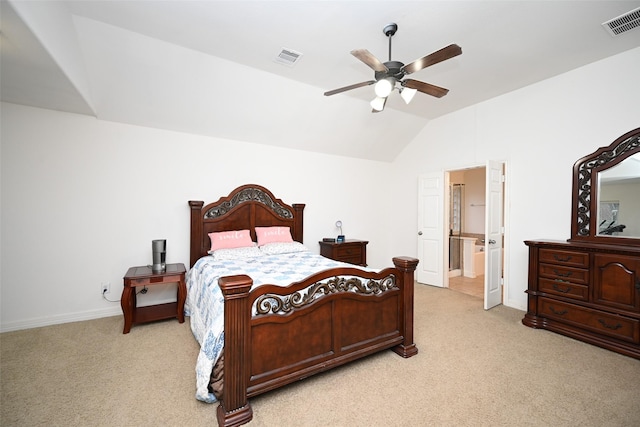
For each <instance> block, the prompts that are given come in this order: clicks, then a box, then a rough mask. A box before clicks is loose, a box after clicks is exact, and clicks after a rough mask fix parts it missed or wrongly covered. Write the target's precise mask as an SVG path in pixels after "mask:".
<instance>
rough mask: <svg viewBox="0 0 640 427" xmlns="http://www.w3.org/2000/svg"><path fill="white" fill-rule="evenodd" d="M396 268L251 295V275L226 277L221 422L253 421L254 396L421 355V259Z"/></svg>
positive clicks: (326, 276)
mask: <svg viewBox="0 0 640 427" xmlns="http://www.w3.org/2000/svg"><path fill="white" fill-rule="evenodd" d="M393 263H394V265H395V268H388V269H385V270H382V271H381V272H379V273H365V274H363V272H362V271H361V270H357V269H352V268H341V269H335V270H327V271H325V272H323V273H320V274H316V275H314V276H311V277H309V278H308V279H306V280H304V281H303V282H299V283H294V284H292V285H290V286H288V287H284V288H283V287H279V286H269V285H266V286H261V287H259V288H257V289H256V290H254V291H253V292H249V290H250V288H251V285H252V281H251V278H250V277H248V276H244V275H241V276H231V277H224V278H222V279H220V282H219V284H220V287H221V289H222V292H223V294H224V298H225V349H224V359H225V367H224V389H223V397H222V401H221V402H220V406H219V407H218V412H217V417H218V424H219V425H220V426H237V425H241V424H244V423H246V422H248V421H250V420H251V418H252V417H253V411H252V409H251V405H250V403H249V401H248V399H249V398H250V397H253V396H256V395H258V394H261V393H264V392H266V391H269V390H272V389H275V388H278V387H281V386H283V385H286V384H289V383H291V382H294V381H298V380H301V379H303V378H306V377H308V376H310V375H313V374H317V373H319V372H323V371H326V370H328V369H331V368H333V367H336V366H340V365H343V364H345V363H347V362H350V361H353V360H356V359H359V358H362V357H364V356H367V355H370V354H373V353H376V352H378V351H381V350H385V349H389V348H391V349H393V351H395V352H396V353H398V354H399V355H401V356H403V357H411V356H413V355H415V354H417V352H418V349H417V347H416V345H415V343H414V342H413V286H414V277H413V276H414V271H415V269H416V266H417V264H418V260H416V259H413V258H403V257H399V258H394V259H393ZM254 302H255V307H254ZM252 307H254V311H255V312H253V313H252ZM252 314H253V315H252Z"/></svg>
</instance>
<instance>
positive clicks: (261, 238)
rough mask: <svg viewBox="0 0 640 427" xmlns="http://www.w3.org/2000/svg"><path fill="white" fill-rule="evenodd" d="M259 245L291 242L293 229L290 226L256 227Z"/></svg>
mask: <svg viewBox="0 0 640 427" xmlns="http://www.w3.org/2000/svg"><path fill="white" fill-rule="evenodd" d="M256 236H258V246H262V245H266V244H267V243H291V242H293V239H292V238H291V230H290V229H289V227H256Z"/></svg>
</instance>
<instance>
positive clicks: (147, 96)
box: [0, 0, 640, 161]
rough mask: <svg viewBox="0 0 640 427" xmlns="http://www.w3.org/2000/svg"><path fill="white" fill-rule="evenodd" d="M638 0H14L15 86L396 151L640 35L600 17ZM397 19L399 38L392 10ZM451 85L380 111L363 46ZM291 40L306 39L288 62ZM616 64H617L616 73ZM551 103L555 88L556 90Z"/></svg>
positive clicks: (284, 138) (6, 60)
mask: <svg viewBox="0 0 640 427" xmlns="http://www.w3.org/2000/svg"><path fill="white" fill-rule="evenodd" d="M639 7H640V1H577V0H574V1H202V0H201V1H185V0H183V1H177V0H174V1H155V0H148V1H125V0H119V1H107V0H105V1H56V0H49V1H35V0H34V1H24V0H23V1H20V0H2V9H1V14H2V22H1V25H2V28H1V31H2V51H1V52H2V57H1V59H0V60H1V69H0V77H1V87H0V92H1V95H2V101H6V102H12V103H17V104H23V105H29V106H34V107H42V108H48V109H53V110H59V111H66V112H72V113H78V114H85V115H91V116H95V117H97V118H98V119H101V120H107V121H114V122H122V123H129V124H134V125H141V126H149V127H156V128H162V129H168V130H174V131H180V132H187V133H193V134H201V135H208V136H213V137H218V138H225V139H229V140H241V141H248V142H255V143H260V144H269V145H275V146H281V147H288V148H294V149H300V150H309V151H314V152H322V153H329V154H336V155H344V156H351V157H357V158H364V159H372V160H382V161H388V160H392V159H393V158H394V157H395V156H396V155H397V154H398V153H399V152H400V151H401V150H402V149H403V148H404V147H405V146H406V145H407V144H408V143H409V142H410V141H411V140H412V139H414V138H415V136H416V135H417V134H418V132H419V131H420V130H421V129H422V128H424V126H425V125H426V124H427V123H428V121H429V120H431V119H434V118H437V117H439V116H442V115H444V114H447V113H450V112H453V111H456V110H459V109H462V108H465V107H468V106H470V105H473V104H476V103H478V102H482V101H484V100H487V99H490V98H493V97H496V96H499V95H502V94H505V93H507V92H510V91H513V90H516V89H518V88H521V87H523V86H527V85H531V84H533V83H535V82H538V81H541V80H544V79H547V78H550V77H553V76H555V75H558V74H561V73H565V72H567V71H570V70H572V69H575V68H578V67H581V66H584V65H586V64H589V63H591V62H594V61H598V60H600V59H603V58H606V57H608V56H611V55H615V54H618V53H621V52H624V51H626V50H628V49H632V48H635V47H638V46H640V28H635V29H633V30H630V31H628V32H626V33H624V34H621V35H619V36H616V37H613V36H612V35H610V34H609V33H608V32H607V31H606V30H605V29H604V28H603V26H602V25H601V24H602V23H603V22H605V21H608V20H610V19H613V18H616V17H618V16H620V15H622V14H625V13H627V12H629V11H631V10H634V9H636V8H639ZM391 22H395V23H397V24H398V27H399V29H398V32H397V33H396V34H395V36H394V37H393V39H392V57H391V58H389V57H388V56H389V43H388V38H387V36H386V35H385V34H384V33H383V28H384V26H385V25H386V24H388V23H391ZM451 43H456V44H458V45H459V46H461V47H462V51H463V53H462V55H460V56H456V57H455V58H452V59H449V60H447V61H444V62H441V63H438V64H436V65H433V66H430V67H427V68H425V69H423V70H420V71H417V72H415V73H413V74H412V75H411V78H414V79H416V80H420V81H425V82H428V83H432V84H435V85H437V86H441V87H445V88H447V89H449V90H450V92H449V93H448V94H447V95H446V96H444V97H443V98H435V97H432V96H429V95H426V94H422V93H418V94H416V96H415V97H414V99H413V101H412V102H411V103H410V104H409V105H405V103H404V102H403V101H402V100H401V98H400V96H399V95H398V93H397V92H395V93H392V95H391V96H390V97H389V101H388V102H387V105H386V107H385V110H384V111H383V112H381V113H375V114H373V113H372V112H371V107H370V105H369V101H371V100H372V99H373V98H374V96H375V95H374V91H373V86H365V87H361V88H358V89H354V90H351V91H348V92H344V93H340V94H337V95H333V96H329V97H327V96H324V95H323V93H324V92H325V91H327V90H330V89H335V88H339V87H343V86H347V85H350V84H354V83H359V82H363V81H368V80H372V79H373V78H374V72H373V70H372V69H371V68H369V67H368V66H367V65H365V64H364V63H363V62H361V61H359V60H358V59H356V58H355V57H354V56H352V55H351V54H350V52H351V51H352V50H354V49H367V50H369V51H370V52H371V53H372V54H373V55H375V56H376V57H377V58H379V59H380V60H381V61H383V62H384V61H388V60H389V59H392V60H394V61H401V62H403V63H405V64H407V63H409V62H412V61H414V60H415V59H418V58H420V57H422V56H425V55H427V54H429V53H431V52H433V51H436V50H438V49H440V48H442V47H444V46H447V45H449V44H451ZM282 49H286V50H292V51H295V52H298V53H300V54H301V56H300V58H299V59H298V61H297V62H296V63H295V65H293V66H290V65H283V64H281V63H279V62H277V61H276V58H277V57H278V55H279V53H280V52H281V50H282ZM612 78H614V77H613V76H612ZM549 102H553V99H550V100H549Z"/></svg>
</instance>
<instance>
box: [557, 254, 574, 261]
mask: <svg viewBox="0 0 640 427" xmlns="http://www.w3.org/2000/svg"><path fill="white" fill-rule="evenodd" d="M553 259H555V260H556V261H560V262H568V261H571V255H568V256H567V257H566V258H563V257H560V256H558V255H555V254H554V255H553Z"/></svg>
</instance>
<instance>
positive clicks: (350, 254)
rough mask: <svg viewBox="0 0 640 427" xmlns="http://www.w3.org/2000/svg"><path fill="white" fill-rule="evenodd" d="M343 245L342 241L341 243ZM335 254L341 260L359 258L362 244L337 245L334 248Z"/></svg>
mask: <svg viewBox="0 0 640 427" xmlns="http://www.w3.org/2000/svg"><path fill="white" fill-rule="evenodd" d="M343 245H344V243H343ZM335 255H336V257H337V258H339V259H340V260H341V261H342V260H344V259H347V258H356V259H360V258H361V257H362V245H357V246H352V245H345V246H338V247H337V248H336V250H335Z"/></svg>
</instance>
